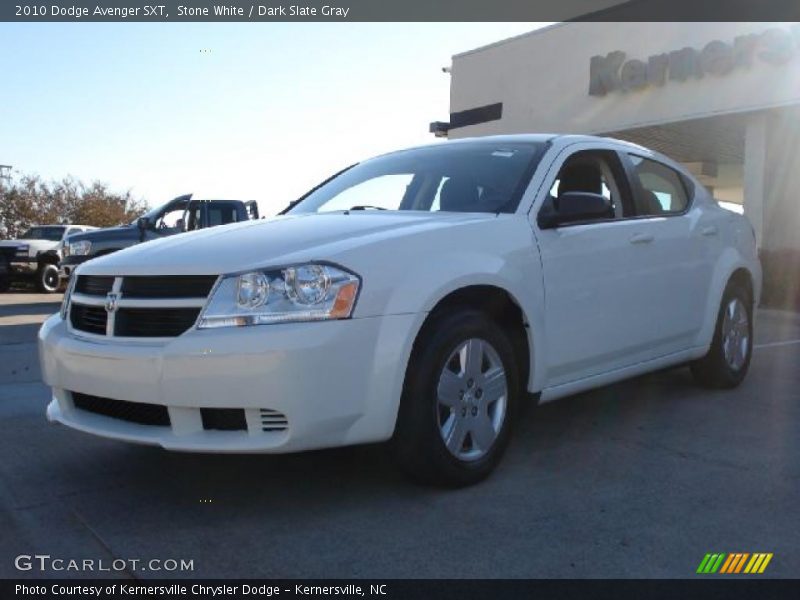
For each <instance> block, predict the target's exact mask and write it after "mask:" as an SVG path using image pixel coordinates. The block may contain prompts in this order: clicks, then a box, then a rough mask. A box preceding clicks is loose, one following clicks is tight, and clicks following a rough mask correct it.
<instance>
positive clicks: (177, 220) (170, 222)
mask: <svg viewBox="0 0 800 600" xmlns="http://www.w3.org/2000/svg"><path fill="white" fill-rule="evenodd" d="M185 211H186V207H185V206H180V207H173V208H171V209H170V210H168V211H167V212H165V213H163V214H162V215H161V216H160V217H159V218H158V220H157V221H156V229H160V230H165V229H166V230H175V231H183V230H184V227H185V222H184V221H183V219H184V212H185ZM180 225H182V226H183V227H179V226H180Z"/></svg>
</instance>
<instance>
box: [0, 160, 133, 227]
mask: <svg viewBox="0 0 800 600" xmlns="http://www.w3.org/2000/svg"><path fill="white" fill-rule="evenodd" d="M146 208H147V207H146V204H145V202H144V201H143V200H139V199H136V198H133V196H131V193H130V191H126V192H125V193H123V194H118V193H115V192H111V191H110V190H109V189H108V186H106V185H105V184H104V183H100V182H98V181H95V182H93V183H91V184H90V185H86V184H84V183H82V182H81V181H78V180H76V179H73V178H72V177H65V178H64V179H62V180H61V181H51V182H46V181H43V180H42V179H41V178H40V177H38V176H37V175H23V176H22V177H20V178H19V180H13V181H12V182H11V183H10V184H7V185H3V184H2V183H1V182H0V239H10V238H15V237H18V236H19V235H21V234H22V233H23V232H24V231H25V230H26V229H28V228H29V227H30V226H31V225H37V224H38V225H45V224H52V223H80V224H82V225H94V226H95V227H111V226H114V225H120V224H122V223H130V222H131V221H133V220H134V219H136V217H138V216H140V215H141V214H142V213H144V212H145V210H146Z"/></svg>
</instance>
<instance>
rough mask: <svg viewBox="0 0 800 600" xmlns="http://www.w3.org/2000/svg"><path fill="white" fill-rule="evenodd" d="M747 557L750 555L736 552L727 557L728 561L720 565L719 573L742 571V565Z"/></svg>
mask: <svg viewBox="0 0 800 600" xmlns="http://www.w3.org/2000/svg"><path fill="white" fill-rule="evenodd" d="M749 556H750V554H749V553H747V552H745V553H741V552H737V553H735V554H731V555H729V557H728V560H727V561H725V564H724V565H722V569H721V570H720V573H739V572H740V571H741V570H742V567H744V563H745V561H746V560H747V559H748V557H749Z"/></svg>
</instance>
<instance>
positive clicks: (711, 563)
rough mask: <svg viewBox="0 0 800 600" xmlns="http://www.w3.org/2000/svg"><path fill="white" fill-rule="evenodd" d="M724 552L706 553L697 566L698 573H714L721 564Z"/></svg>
mask: <svg viewBox="0 0 800 600" xmlns="http://www.w3.org/2000/svg"><path fill="white" fill-rule="evenodd" d="M724 558H725V554H724V553H722V554H706V555H705V557H704V558H703V560H702V562H701V563H700V566H699V567H697V572H698V573H716V572H717V569H719V566H720V565H721V564H722V561H723V559H724Z"/></svg>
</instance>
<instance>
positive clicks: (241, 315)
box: [197, 264, 361, 329]
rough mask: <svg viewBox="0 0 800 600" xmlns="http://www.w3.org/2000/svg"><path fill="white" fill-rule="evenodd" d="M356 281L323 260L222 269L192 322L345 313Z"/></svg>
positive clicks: (257, 321) (259, 321) (238, 322)
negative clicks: (234, 271) (266, 267)
mask: <svg viewBox="0 0 800 600" xmlns="http://www.w3.org/2000/svg"><path fill="white" fill-rule="evenodd" d="M360 283H361V282H360V280H359V278H358V276H356V275H354V274H353V273H350V272H348V271H345V270H344V269H340V268H338V267H334V266H331V265H325V264H305V265H297V266H292V267H286V268H283V269H275V270H264V271H250V272H248V273H241V274H238V275H226V276H224V277H223V278H222V280H221V281H220V282H219V284H218V285H217V287H216V289H215V290H214V292H213V293H212V295H211V298H210V299H209V301H208V303H207V304H206V307H205V308H204V309H203V313H202V314H201V315H200V321H199V322H198V325H197V326H198V328H200V329H205V328H209V327H242V326H246V325H266V324H269V323H285V322H287V321H321V320H328V319H346V318H348V317H349V316H350V315H351V314H352V312H353V307H354V306H355V303H356V297H357V296H358V288H359V285H360Z"/></svg>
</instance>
